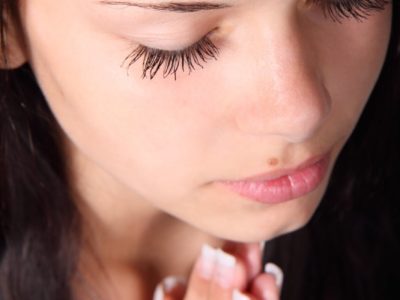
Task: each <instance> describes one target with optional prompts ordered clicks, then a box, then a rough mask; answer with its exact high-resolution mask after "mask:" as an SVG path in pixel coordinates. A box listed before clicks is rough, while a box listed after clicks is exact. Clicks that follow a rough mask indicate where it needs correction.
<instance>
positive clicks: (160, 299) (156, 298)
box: [153, 283, 164, 300]
mask: <svg viewBox="0 0 400 300" xmlns="http://www.w3.org/2000/svg"><path fill="white" fill-rule="evenodd" d="M153 300H164V289H163V284H162V283H159V284H158V285H157V287H156V290H155V292H154V295H153Z"/></svg>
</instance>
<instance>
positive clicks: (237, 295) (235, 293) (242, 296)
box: [232, 289, 250, 300]
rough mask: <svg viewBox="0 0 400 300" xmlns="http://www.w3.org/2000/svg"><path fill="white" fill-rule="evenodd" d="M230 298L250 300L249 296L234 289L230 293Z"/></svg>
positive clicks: (233, 299)
mask: <svg viewBox="0 0 400 300" xmlns="http://www.w3.org/2000/svg"><path fill="white" fill-rule="evenodd" d="M232 300H250V298H249V297H248V296H246V295H245V294H243V293H241V292H240V291H239V290H237V289H234V290H233V293H232Z"/></svg>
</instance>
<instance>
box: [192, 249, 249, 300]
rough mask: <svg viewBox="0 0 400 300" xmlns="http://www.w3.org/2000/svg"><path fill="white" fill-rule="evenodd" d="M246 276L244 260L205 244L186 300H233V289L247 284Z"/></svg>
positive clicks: (193, 272) (194, 269)
mask: <svg viewBox="0 0 400 300" xmlns="http://www.w3.org/2000/svg"><path fill="white" fill-rule="evenodd" d="M246 278H247V275H246V268H245V267H244V264H243V262H242V261H240V260H239V259H238V258H236V257H235V256H233V255H231V254H228V253H226V252H224V251H222V250H221V249H214V248H212V247H210V246H208V245H205V246H203V247H202V251H201V255H200V257H199V258H198V259H197V260H196V263H195V265H194V268H193V271H192V273H191V275H190V279H189V283H188V288H187V291H186V296H185V300H203V299H204V300H205V299H208V300H211V299H216V300H225V299H227V300H228V299H229V300H231V299H232V290H233V289H234V288H238V289H243V288H244V287H245V286H246V285H247V282H246Z"/></svg>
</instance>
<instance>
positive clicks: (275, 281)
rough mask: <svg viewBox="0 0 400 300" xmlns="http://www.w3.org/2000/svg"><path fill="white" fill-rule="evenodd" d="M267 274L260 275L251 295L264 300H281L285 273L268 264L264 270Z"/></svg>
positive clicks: (255, 280)
mask: <svg viewBox="0 0 400 300" xmlns="http://www.w3.org/2000/svg"><path fill="white" fill-rule="evenodd" d="M264 270H265V272H266V273H262V274H260V275H258V276H257V277H256V278H255V279H254V281H253V282H252V286H251V289H250V290H251V294H253V295H254V296H255V297H257V298H258V299H262V300H279V298H280V293H281V288H282V283H283V272H282V270H281V269H280V268H279V267H278V266H277V265H275V264H273V263H268V264H266V265H265V268H264Z"/></svg>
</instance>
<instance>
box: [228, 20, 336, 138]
mask: <svg viewBox="0 0 400 300" xmlns="http://www.w3.org/2000/svg"><path fill="white" fill-rule="evenodd" d="M282 19H284V18H282ZM274 25H275V26H273V27H271V26H267V25H266V24H264V25H262V26H261V25H259V26H258V28H262V29H259V30H260V33H259V36H262V37H263V38H262V39H261V40H260V39H258V40H259V41H258V42H257V45H258V47H255V49H256V50H254V52H253V53H254V59H255V61H254V64H255V68H253V70H255V71H253V72H254V84H255V85H253V87H254V91H252V92H251V93H250V94H251V95H252V99H251V100H250V104H249V102H248V101H247V106H246V108H244V107H242V108H241V111H240V112H239V113H238V115H237V119H236V122H237V125H238V126H239V127H240V129H241V130H244V131H248V132H251V133H253V134H274V135H282V136H284V137H285V138H286V139H288V140H290V141H293V142H294V141H296V142H299V141H301V140H305V139H307V138H309V137H310V136H312V135H313V133H315V131H317V130H318V129H319V127H320V126H321V124H322V123H323V121H324V120H325V118H326V116H327V115H328V113H329V111H330V99H329V93H328V92H327V90H326V88H325V86H324V82H323V78H322V76H321V74H320V70H319V68H318V67H319V66H318V63H317V59H316V58H317V56H316V54H315V53H314V52H313V51H314V48H313V47H312V46H311V44H310V43H308V41H307V39H306V37H305V36H304V35H302V33H301V30H300V29H299V24H297V22H296V21H295V19H294V18H292V19H288V18H287V19H284V20H282V21H281V22H279V23H278V22H274ZM264 28H266V29H264ZM247 98H248V97H247ZM245 105H246V104H245Z"/></svg>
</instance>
